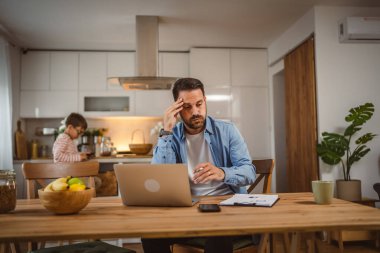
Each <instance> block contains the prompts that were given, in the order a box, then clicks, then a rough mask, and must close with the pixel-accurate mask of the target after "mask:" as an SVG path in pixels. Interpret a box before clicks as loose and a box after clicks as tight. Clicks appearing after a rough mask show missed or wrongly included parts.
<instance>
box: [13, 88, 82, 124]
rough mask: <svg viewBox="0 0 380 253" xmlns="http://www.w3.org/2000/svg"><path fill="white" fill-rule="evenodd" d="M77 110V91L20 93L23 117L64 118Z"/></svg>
mask: <svg viewBox="0 0 380 253" xmlns="http://www.w3.org/2000/svg"><path fill="white" fill-rule="evenodd" d="M77 111H78V93H77V91H21V93H20V117H22V118H62V117H66V116H67V115H69V114H70V113H71V112H77Z"/></svg>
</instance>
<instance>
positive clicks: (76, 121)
mask: <svg viewBox="0 0 380 253" xmlns="http://www.w3.org/2000/svg"><path fill="white" fill-rule="evenodd" d="M65 125H66V127H67V126H68V125H72V126H73V127H78V126H79V127H82V128H83V129H84V130H86V129H87V121H86V119H85V118H84V117H83V116H82V115H80V114H79V113H75V112H73V113H70V115H69V116H67V118H66V122H65Z"/></svg>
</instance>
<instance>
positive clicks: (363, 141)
mask: <svg viewBox="0 0 380 253" xmlns="http://www.w3.org/2000/svg"><path fill="white" fill-rule="evenodd" d="M376 136H377V134H373V133H366V134H365V135H363V136H361V137H359V138H358V139H357V140H356V141H355V143H356V144H366V143H367V142H369V141H371V140H372V139H373V138H374V137H376Z"/></svg>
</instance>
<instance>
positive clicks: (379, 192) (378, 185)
mask: <svg viewBox="0 0 380 253" xmlns="http://www.w3.org/2000/svg"><path fill="white" fill-rule="evenodd" d="M373 189H374V190H375V192H377V195H379V199H380V183H375V184H374V185H373Z"/></svg>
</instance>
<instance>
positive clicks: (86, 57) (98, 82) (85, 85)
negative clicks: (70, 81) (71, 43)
mask: <svg viewBox="0 0 380 253" xmlns="http://www.w3.org/2000/svg"><path fill="white" fill-rule="evenodd" d="M106 88H107V53H105V52H83V53H80V54H79V90H81V91H84V90H91V91H93V90H98V91H101V90H103V91H105V90H106Z"/></svg>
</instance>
